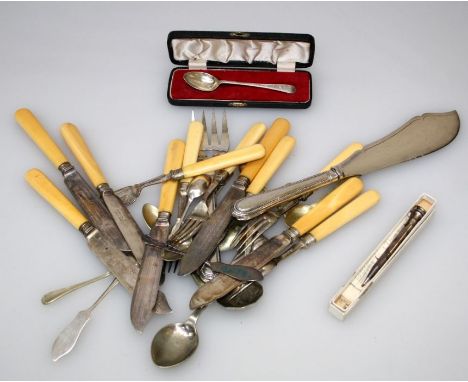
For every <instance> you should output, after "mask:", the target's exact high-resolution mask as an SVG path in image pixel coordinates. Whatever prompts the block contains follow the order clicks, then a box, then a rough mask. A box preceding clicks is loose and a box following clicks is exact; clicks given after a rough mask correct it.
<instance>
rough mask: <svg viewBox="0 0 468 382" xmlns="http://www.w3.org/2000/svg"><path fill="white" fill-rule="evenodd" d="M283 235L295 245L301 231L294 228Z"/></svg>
mask: <svg viewBox="0 0 468 382" xmlns="http://www.w3.org/2000/svg"><path fill="white" fill-rule="evenodd" d="M283 233H284V234H285V235H286V236H288V237H289V239H290V240H291V243H294V242H295V241H296V240H297V238H298V237H299V236H300V233H299V231H298V230H297V229H296V228H294V227H289V228H288V229H287V230H286V231H284V232H283Z"/></svg>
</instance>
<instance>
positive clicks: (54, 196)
mask: <svg viewBox="0 0 468 382" xmlns="http://www.w3.org/2000/svg"><path fill="white" fill-rule="evenodd" d="M25 179H26V181H27V182H28V183H29V185H30V186H31V187H32V188H33V189H34V190H35V191H36V192H37V193H38V194H39V195H41V196H42V197H43V198H44V199H45V200H46V201H47V202H48V203H49V204H50V205H51V206H52V207H54V208H55V209H56V210H57V211H58V212H59V213H60V214H61V215H62V216H63V217H64V218H65V219H67V221H68V222H69V223H70V224H71V225H72V226H73V227H75V228H76V229H80V227H81V226H82V225H83V224H84V223H86V222H87V221H88V219H87V218H86V217H85V216H84V215H83V214H82V213H81V212H80V210H78V208H76V207H75V205H74V204H73V203H72V202H71V201H70V200H69V199H68V198H67V197H66V196H65V195H64V194H63V193H62V192H61V191H60V190H59V189H58V188H57V187H56V186H55V184H53V183H52V182H51V181H50V180H49V178H47V176H46V175H44V173H43V172H42V171H41V170H38V169H36V168H33V169H31V170H29V171H28V172H26V175H25Z"/></svg>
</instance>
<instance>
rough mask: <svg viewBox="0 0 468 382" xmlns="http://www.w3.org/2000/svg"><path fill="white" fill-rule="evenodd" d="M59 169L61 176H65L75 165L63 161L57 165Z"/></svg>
mask: <svg viewBox="0 0 468 382" xmlns="http://www.w3.org/2000/svg"><path fill="white" fill-rule="evenodd" d="M58 169H59V171H60V172H61V173H62V175H63V176H65V175H66V174H67V173H69V172H70V171H73V170H74V169H75V167H73V165H72V164H71V163H70V162H63V163H62V164H61V165H60V166H59V167H58Z"/></svg>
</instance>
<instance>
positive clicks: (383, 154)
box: [233, 111, 460, 220]
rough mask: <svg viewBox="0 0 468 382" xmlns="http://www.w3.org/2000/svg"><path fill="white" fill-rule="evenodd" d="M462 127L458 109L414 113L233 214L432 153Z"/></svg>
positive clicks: (246, 215) (247, 214) (244, 215)
mask: <svg viewBox="0 0 468 382" xmlns="http://www.w3.org/2000/svg"><path fill="white" fill-rule="evenodd" d="M459 129H460V120H459V118H458V114H457V112H456V111H451V112H448V113H426V114H423V115H422V116H419V117H414V118H412V119H411V120H410V121H408V122H407V123H405V124H404V125H403V126H402V127H400V128H399V129H397V130H395V131H394V132H392V133H391V134H389V135H387V136H385V137H384V138H382V139H379V140H378V141H376V142H374V143H371V144H369V145H367V146H365V147H364V148H363V149H362V150H360V151H358V152H356V153H355V154H354V155H352V156H351V157H349V158H348V159H347V160H345V161H343V162H342V163H340V164H339V165H337V166H335V169H334V170H333V169H332V170H330V171H327V172H324V173H320V174H317V175H314V176H312V177H309V178H306V179H302V180H299V181H297V182H294V183H290V184H287V185H285V186H282V187H279V188H276V189H273V190H270V191H266V192H263V193H261V194H257V195H252V196H248V197H246V198H243V199H241V200H239V201H238V202H237V203H236V204H235V206H234V209H233V216H234V217H235V218H236V219H239V220H248V219H251V218H253V217H255V216H258V215H260V214H262V213H264V212H265V211H267V210H269V209H271V208H273V207H275V206H277V205H279V204H282V203H284V202H287V201H289V200H293V199H296V198H299V197H301V196H303V195H307V194H309V193H310V192H312V191H314V190H316V189H318V188H320V187H323V186H326V185H328V184H330V183H333V182H336V181H337V180H339V179H342V178H344V177H350V176H355V175H364V174H367V173H370V172H372V171H377V170H380V169H383V168H385V167H389V166H392V165H395V164H398V163H401V162H406V161H409V160H411V159H415V158H418V157H421V156H423V155H427V154H430V153H432V152H434V151H437V150H439V149H441V148H442V147H445V146H446V145H448V144H449V143H450V142H452V141H453V140H454V139H455V137H456V136H457V134H458V131H459Z"/></svg>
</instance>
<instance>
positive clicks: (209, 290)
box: [190, 178, 380, 309]
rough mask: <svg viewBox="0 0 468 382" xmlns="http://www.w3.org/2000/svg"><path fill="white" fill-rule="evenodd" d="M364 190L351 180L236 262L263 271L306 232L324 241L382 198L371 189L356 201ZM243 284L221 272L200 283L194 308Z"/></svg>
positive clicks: (357, 182) (193, 304) (192, 299)
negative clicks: (285, 228)
mask: <svg viewBox="0 0 468 382" xmlns="http://www.w3.org/2000/svg"><path fill="white" fill-rule="evenodd" d="M361 190H362V181H361V180H360V179H359V178H352V179H349V180H347V181H346V182H344V183H343V184H342V185H341V186H339V187H338V188H336V189H335V190H333V191H332V192H331V193H330V194H328V195H327V196H326V197H325V198H324V199H323V200H322V201H320V202H319V203H318V204H317V206H316V207H315V208H313V209H312V210H311V211H310V212H309V213H307V214H306V215H304V216H303V217H301V218H300V219H299V220H298V221H297V222H296V223H294V224H293V226H292V227H290V228H289V229H287V230H286V231H284V232H283V233H281V234H279V235H277V236H275V237H273V238H272V239H270V240H269V241H267V242H265V243H264V244H263V245H261V246H260V247H259V248H257V249H256V250H255V251H253V252H251V253H250V254H248V255H246V256H244V257H242V258H240V259H239V260H237V261H236V262H235V263H236V264H238V265H247V266H251V267H253V268H256V269H258V270H261V269H262V267H264V266H265V265H266V264H269V263H270V262H271V261H273V260H274V259H275V258H277V257H279V256H281V255H282V254H283V253H284V252H285V251H287V250H288V248H290V247H291V246H293V245H294V244H295V243H296V242H297V241H298V240H300V238H301V237H302V236H303V235H309V233H310V235H312V237H313V238H314V240H313V241H314V242H318V241H320V240H322V239H323V238H325V237H326V236H328V235H329V234H331V233H332V232H334V231H336V230H337V229H338V228H339V227H341V226H343V225H344V224H346V223H347V222H349V221H351V220H352V219H354V218H355V217H357V216H359V215H360V214H362V213H363V212H364V211H366V210H368V209H369V208H370V207H372V206H373V205H375V204H376V203H377V201H378V200H379V198H380V196H379V194H378V193H377V192H375V191H373V190H371V191H368V192H365V193H364V194H362V195H360V196H358V197H357V198H355V199H354V200H352V199H353V198H354V197H356V195H357V194H359V192H360V191H361ZM351 200H352V201H351ZM350 201H351V202H350ZM349 202H350V203H349ZM348 203H349V204H348ZM314 227H315V228H314ZM240 284H241V282H239V281H237V280H234V279H232V278H230V277H228V276H226V275H217V276H216V277H215V278H214V279H213V280H211V281H210V282H208V283H206V284H205V285H202V286H200V287H199V289H198V290H197V291H196V292H195V293H194V295H193V296H192V298H191V300H190V308H191V309H194V308H195V307H200V306H205V305H207V304H209V303H210V302H212V301H215V300H217V299H218V298H221V297H223V296H225V295H226V294H227V293H229V292H230V291H231V290H234V289H235V288H236V287H237V286H239V285H240Z"/></svg>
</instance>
